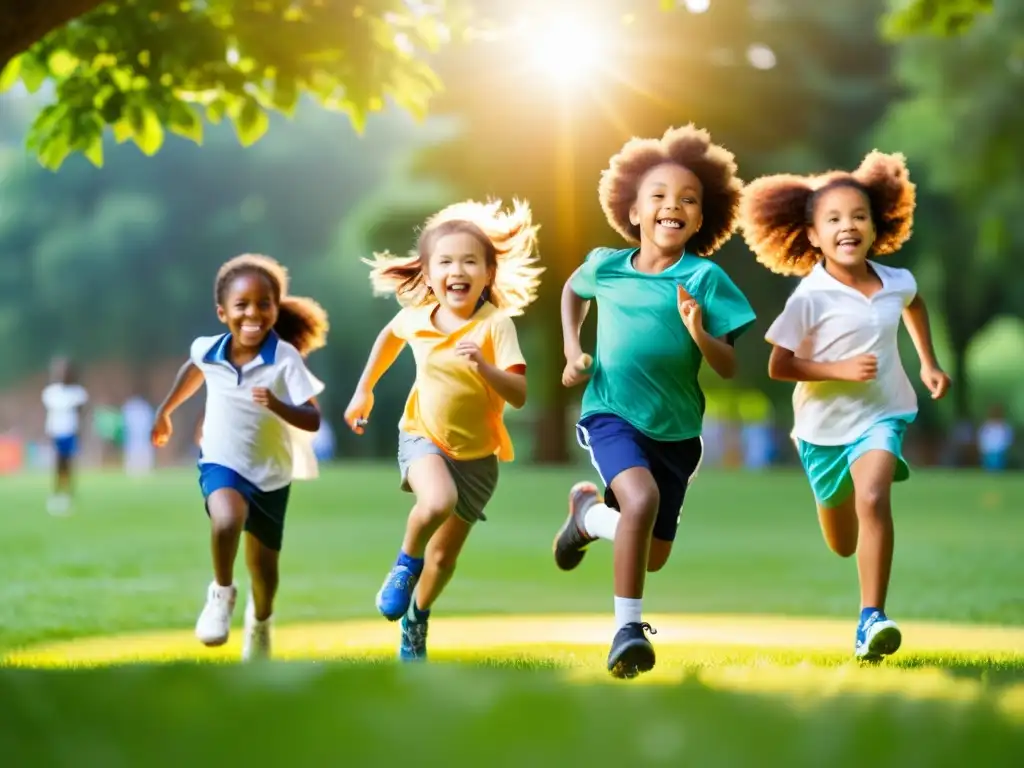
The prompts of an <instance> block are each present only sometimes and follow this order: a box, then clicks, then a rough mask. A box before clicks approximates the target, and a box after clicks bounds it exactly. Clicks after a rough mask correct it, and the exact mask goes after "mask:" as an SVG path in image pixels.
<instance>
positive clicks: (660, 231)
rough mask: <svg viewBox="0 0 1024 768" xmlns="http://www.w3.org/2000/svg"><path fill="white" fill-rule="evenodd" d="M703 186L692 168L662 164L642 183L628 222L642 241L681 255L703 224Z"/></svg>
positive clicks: (649, 172) (652, 170)
mask: <svg viewBox="0 0 1024 768" xmlns="http://www.w3.org/2000/svg"><path fill="white" fill-rule="evenodd" d="M703 194H704V190H703V185H702V184H701V183H700V179H698V178H697V175H696V174H695V173H694V172H693V171H691V170H690V169H689V168H684V167H683V166H681V165H677V164H675V163H663V164H662V165H659V166H656V167H654V168H652V169H651V170H650V171H648V172H647V174H646V175H645V176H644V177H643V179H642V180H641V181H640V187H639V189H638V190H637V196H636V202H635V203H634V204H633V207H632V208H630V210H629V220H630V222H632V224H633V225H634V226H639V227H640V239H641V241H647V242H650V243H652V244H654V245H655V246H657V247H658V249H659V250H661V251H663V252H668V253H682V251H683V249H684V248H685V247H686V243H687V241H688V240H689V239H690V238H691V237H692V236H693V233H694V232H696V231H697V230H698V229H700V225H701V223H702V221H703V218H704V217H703V207H702V201H703Z"/></svg>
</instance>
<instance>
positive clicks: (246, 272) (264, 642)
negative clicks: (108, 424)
mask: <svg viewBox="0 0 1024 768" xmlns="http://www.w3.org/2000/svg"><path fill="white" fill-rule="evenodd" d="M213 294H214V301H215V303H216V307H217V317H218V319H220V321H221V322H222V323H224V324H225V325H226V326H227V328H228V331H227V333H222V334H219V335H216V336H200V337H199V338H198V339H196V340H195V341H193V342H192V348H191V354H190V355H189V360H188V361H187V362H186V363H185V364H184V365H183V366H182V367H181V370H180V371H179V372H178V376H177V378H176V379H175V380H174V384H173V385H172V387H171V391H170V392H169V393H168V395H167V397H166V398H165V399H164V402H163V403H162V404H161V405H160V407H159V409H157V413H156V417H155V420H154V425H153V431H152V441H153V444H154V445H155V446H157V447H161V446H164V445H166V444H167V441H168V440H169V439H170V437H171V433H172V424H171V414H173V413H174V411H175V410H177V408H178V407H179V406H180V405H181V404H182V403H184V402H185V401H186V400H188V399H189V398H190V397H192V395H194V394H195V393H196V392H197V391H198V390H199V388H200V387H202V386H203V385H204V384H205V385H206V407H205V410H204V416H203V424H202V436H201V438H200V457H199V486H200V489H201V490H202V493H203V498H204V499H205V501H206V513H207V515H208V516H209V518H210V528H211V542H210V543H211V550H212V555H213V575H214V578H213V581H212V582H211V583H210V585H209V587H208V588H207V596H206V604H205V605H204V607H203V610H202V613H200V615H199V619H198V621H197V622H196V630H195V631H196V637H197V638H198V639H199V640H200V642H202V643H203V644H204V645H208V646H217V645H223V644H224V643H226V642H227V640H228V634H229V632H230V630H231V617H232V614H233V612H234V609H235V600H236V597H237V589H236V587H235V584H234V568H235V557H236V556H237V554H238V545H239V543H240V541H241V539H242V533H243V531H244V532H245V561H246V564H247V565H248V568H249V575H250V580H251V589H250V592H249V597H248V603H247V605H246V609H245V628H244V635H243V643H242V658H243V659H246V660H248V659H254V660H255V659H266V658H269V657H270V650H271V649H270V628H271V627H270V624H271V616H272V615H273V610H274V596H275V595H276V593H277V585H278V559H279V557H280V554H281V542H282V538H283V534H284V520H285V512H286V511H287V508H288V497H289V493H290V490H291V483H292V480H294V479H310V478H313V477H315V476H316V456H315V454H314V453H313V450H312V437H313V434H314V433H315V432H316V431H317V430H318V429H319V428H320V408H319V406H318V405H317V401H316V396H317V395H319V394H320V393H321V392H322V391H323V389H324V385H323V383H321V382H320V381H319V380H318V379H317V378H316V377H315V376H314V375H313V374H312V373H310V371H309V369H308V368H307V367H306V364H305V359H304V358H305V357H306V355H308V354H309V353H310V352H312V351H313V350H316V349H319V348H321V347H323V346H324V344H325V343H326V340H327V330H328V322H327V314H326V313H325V312H324V310H323V308H322V307H321V306H320V305H319V304H317V303H316V302H315V301H313V300H312V299H307V298H303V297H299V296H292V295H290V294H289V293H288V273H287V271H286V270H285V268H284V267H283V266H281V265H280V264H279V263H278V262H276V261H275V260H274V259H271V258H270V257H268V256H259V255H255V254H244V255H242V256H237V257H235V258H234V259H231V260H230V261H228V262H226V263H225V264H224V265H223V266H222V267H221V268H220V270H219V271H218V272H217V277H216V280H215V281H214V289H213Z"/></svg>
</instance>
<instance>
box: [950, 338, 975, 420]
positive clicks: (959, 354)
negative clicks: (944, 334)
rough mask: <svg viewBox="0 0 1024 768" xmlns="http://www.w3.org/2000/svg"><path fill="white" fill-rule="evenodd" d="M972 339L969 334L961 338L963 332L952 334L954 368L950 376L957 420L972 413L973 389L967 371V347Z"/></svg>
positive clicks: (965, 417)
mask: <svg viewBox="0 0 1024 768" xmlns="http://www.w3.org/2000/svg"><path fill="white" fill-rule="evenodd" d="M970 341H971V339H970V337H969V336H968V337H966V338H961V334H951V337H950V346H952V348H953V370H952V371H950V376H951V378H952V379H953V386H952V393H953V407H954V408H955V409H956V418H957V421H960V420H961V419H967V418H969V417H970V415H971V397H970V394H971V391H970V387H969V386H968V378H969V374H968V373H967V347H968V346H969V345H970Z"/></svg>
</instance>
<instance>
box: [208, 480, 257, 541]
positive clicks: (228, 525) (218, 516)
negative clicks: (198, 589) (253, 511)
mask: <svg viewBox="0 0 1024 768" xmlns="http://www.w3.org/2000/svg"><path fill="white" fill-rule="evenodd" d="M206 510H207V512H209V514H210V525H211V526H212V527H213V530H214V531H216V532H218V533H238V534H239V535H240V534H241V532H242V527H243V526H244V525H245V518H246V516H247V515H248V512H249V508H248V505H247V504H246V503H245V499H243V498H242V496H241V495H240V494H239V493H237V492H236V491H230V490H227V489H225V490H223V491H215V492H214V493H212V494H211V495H210V498H209V499H207V502H206Z"/></svg>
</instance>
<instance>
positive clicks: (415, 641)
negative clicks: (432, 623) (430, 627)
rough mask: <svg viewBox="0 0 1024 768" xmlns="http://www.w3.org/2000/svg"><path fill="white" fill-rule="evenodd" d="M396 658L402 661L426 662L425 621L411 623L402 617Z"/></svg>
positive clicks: (410, 620) (407, 618) (405, 617)
mask: <svg viewBox="0 0 1024 768" xmlns="http://www.w3.org/2000/svg"><path fill="white" fill-rule="evenodd" d="M398 658H399V659H401V660H402V661H426V660H427V620H426V619H424V620H423V621H413V620H412V619H410V618H409V617H408V616H403V617H402V643H401V645H399V646H398Z"/></svg>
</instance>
